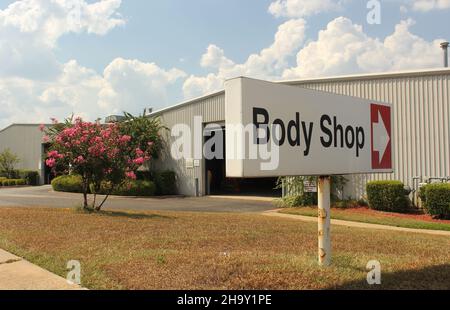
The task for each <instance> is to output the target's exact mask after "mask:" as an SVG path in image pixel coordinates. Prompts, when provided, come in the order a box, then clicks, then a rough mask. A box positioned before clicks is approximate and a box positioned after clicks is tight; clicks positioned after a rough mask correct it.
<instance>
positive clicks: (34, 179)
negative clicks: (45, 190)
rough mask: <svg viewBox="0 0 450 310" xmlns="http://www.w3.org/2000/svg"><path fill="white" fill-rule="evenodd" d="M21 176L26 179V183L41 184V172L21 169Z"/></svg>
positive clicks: (19, 173)
mask: <svg viewBox="0 0 450 310" xmlns="http://www.w3.org/2000/svg"><path fill="white" fill-rule="evenodd" d="M18 175H19V178H20V179H23V180H25V182H26V185H31V186H37V185H39V172H38V171H33V170H19V172H18Z"/></svg>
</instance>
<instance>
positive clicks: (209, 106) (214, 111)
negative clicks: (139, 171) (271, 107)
mask: <svg viewBox="0 0 450 310" xmlns="http://www.w3.org/2000/svg"><path fill="white" fill-rule="evenodd" d="M195 116H201V117H202V121H203V124H205V123H212V122H223V120H224V119H225V96H224V94H223V93H220V94H217V95H215V96H212V97H208V98H206V99H203V100H199V101H196V102H194V103H192V104H188V105H184V106H181V107H179V108H176V109H172V110H169V111H166V112H164V113H162V114H161V116H160V119H161V121H162V123H163V124H164V126H166V127H168V128H169V129H172V128H173V126H175V125H177V124H185V125H187V126H189V128H191V130H194V117H195ZM197 134H198V133H197ZM200 134H202V133H200ZM193 135H194V133H192V137H191V138H192V141H189V140H183V143H185V145H186V144H189V143H191V145H192V147H194V138H193ZM186 139H187V137H186ZM175 140H176V139H174V138H173V137H171V135H170V130H169V131H167V132H166V133H165V141H166V147H165V150H164V154H163V155H162V158H161V160H158V161H157V162H156V167H157V168H159V169H172V170H175V171H176V172H177V176H178V189H179V192H180V193H181V194H184V195H190V196H193V195H195V179H198V181H199V193H200V195H203V194H204V188H205V186H204V174H205V172H204V162H203V161H200V167H195V168H194V169H187V168H186V161H185V160H184V159H183V160H180V161H176V160H174V159H173V158H172V156H171V154H170V148H171V146H172V143H173V142H174V141H175ZM193 156H194V154H192V155H191V157H193Z"/></svg>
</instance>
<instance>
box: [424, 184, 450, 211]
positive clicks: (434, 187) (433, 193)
mask: <svg viewBox="0 0 450 310" xmlns="http://www.w3.org/2000/svg"><path fill="white" fill-rule="evenodd" d="M419 195H420V199H421V200H422V203H423V206H424V208H425V210H426V211H427V212H428V214H430V215H431V216H433V217H437V218H450V183H439V184H438V183H436V184H429V185H426V186H424V187H422V188H421V190H420V194H419Z"/></svg>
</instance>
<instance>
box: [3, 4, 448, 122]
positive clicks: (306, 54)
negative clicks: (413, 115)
mask: <svg viewBox="0 0 450 310" xmlns="http://www.w3.org/2000/svg"><path fill="white" fill-rule="evenodd" d="M372 1H373V0H372ZM368 2H369V1H365V0H316V1H310V0H245V1H242V0H189V1H186V0H164V1H156V0H151V1H147V0H145V1H144V0H122V1H120V0H102V1H100V0H97V1H96V0H90V1H83V0H22V1H6V0H0V10H1V11H0V43H2V44H0V61H2V63H6V64H7V65H6V66H5V67H4V68H3V69H1V68H0V103H1V104H2V106H3V107H5V108H4V113H3V114H2V115H0V127H3V126H6V125H8V124H9V123H11V122H41V121H45V120H46V119H48V118H49V117H53V116H56V117H58V118H62V117H64V116H67V115H69V114H71V113H75V114H78V115H81V116H83V117H85V118H90V119H93V118H96V117H104V116H105V115H107V114H111V113H120V112H121V111H123V110H127V111H131V112H133V113H138V112H140V111H141V110H142V109H143V108H144V107H148V106H152V107H154V108H156V109H158V108H162V107H164V106H167V105H170V104H174V103H176V102H177V101H180V100H184V99H188V98H190V97H194V96H198V95H201V94H203V93H208V92H211V91H214V90H217V89H219V88H220V87H221V83H222V82H223V80H224V79H226V78H230V77H232V76H233V75H249V76H253V77H256V78H263V79H269V80H280V79H293V78H305V77H313V76H325V75H336V74H350V73H362V72H379V71H393V70H405V69H420V68H430V67H438V66H440V64H441V63H442V59H441V51H440V50H439V44H438V42H440V41H441V40H442V39H447V40H449V39H450V27H448V25H449V23H448V20H450V0H384V1H380V3H381V23H380V24H376V25H370V24H369V23H368V22H367V18H366V16H367V13H368V11H369V10H368V9H367V7H366V6H367V3H368ZM375 2H376V1H375ZM74 3H78V4H79V6H78V8H79V11H77V12H80V14H79V15H76V16H78V18H79V19H80V20H79V25H78V24H77V25H76V26H77V27H78V28H77V27H75V26H74V25H73V22H72V19H70V17H71V16H73V15H70V14H72V13H73V7H74ZM36 12H38V13H36ZM321 31H322V32H323V33H322V35H321V36H319V32H321ZM276 34H277V37H276V38H275V35H276ZM402 49H403V50H402Z"/></svg>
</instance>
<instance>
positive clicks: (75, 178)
mask: <svg viewBox="0 0 450 310" xmlns="http://www.w3.org/2000/svg"><path fill="white" fill-rule="evenodd" d="M52 188H53V190H54V191H57V192H69V193H82V192H83V185H82V180H81V177H80V176H79V175H63V176H59V177H57V178H55V179H53V181H52Z"/></svg>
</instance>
